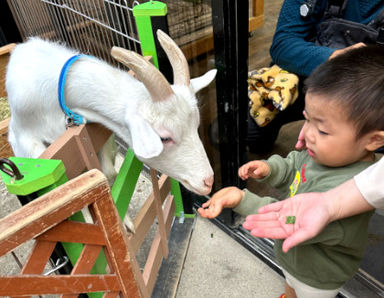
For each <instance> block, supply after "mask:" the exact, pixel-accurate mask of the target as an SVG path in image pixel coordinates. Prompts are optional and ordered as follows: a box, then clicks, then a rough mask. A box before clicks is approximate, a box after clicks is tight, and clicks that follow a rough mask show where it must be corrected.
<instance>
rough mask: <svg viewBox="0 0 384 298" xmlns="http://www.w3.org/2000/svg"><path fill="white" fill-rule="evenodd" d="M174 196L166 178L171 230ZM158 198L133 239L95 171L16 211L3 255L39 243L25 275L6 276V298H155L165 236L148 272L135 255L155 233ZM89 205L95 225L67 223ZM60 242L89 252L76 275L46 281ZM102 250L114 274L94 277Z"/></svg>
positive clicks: (7, 222) (7, 226)
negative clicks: (54, 297) (97, 297)
mask: <svg viewBox="0 0 384 298" xmlns="http://www.w3.org/2000/svg"><path fill="white" fill-rule="evenodd" d="M168 192H169V179H166V178H162V179H161V182H160V189H159V193H161V194H162V195H163V198H164V199H165V200H166V203H165V207H164V213H163V212H162V215H163V216H164V218H165V219H166V225H167V227H169V226H170V225H171V222H172V218H173V210H174V207H172V206H174V204H172V202H173V200H172V197H171V196H168V195H167V194H168ZM156 199H159V197H157V196H156V195H151V196H150V197H149V199H148V200H147V201H146V203H145V204H144V206H143V208H142V210H141V211H140V212H139V215H138V216H137V217H136V220H135V225H136V226H137V231H138V233H136V234H135V235H128V234H127V232H126V230H125V228H124V226H123V223H122V221H121V219H120V217H119V214H118V212H117V210H116V208H115V206H114V202H113V199H112V197H111V194H110V189H109V186H108V183H107V180H106V178H105V176H104V175H103V174H102V173H101V172H100V171H98V170H91V171H89V172H87V173H85V174H82V175H81V176H79V177H77V178H74V179H73V180H71V181H69V182H67V183H66V184H64V185H62V186H60V187H58V188H56V189H54V190H53V191H51V192H49V193H47V194H46V195H44V196H42V197H40V198H38V199H36V200H35V201H33V202H31V203H29V204H27V205H25V206H24V207H22V208H21V209H18V210H16V211H14V212H13V213H11V214H10V215H8V216H7V217H5V218H3V219H1V220H0V231H1V232H0V255H1V256H2V255H4V254H6V253H8V252H11V251H12V250H13V249H15V248H16V247H18V246H19V245H21V244H23V243H24V242H26V241H28V240H30V239H35V244H34V247H33V250H32V252H31V254H30V256H29V258H28V260H27V262H26V264H25V265H24V267H23V269H22V271H21V273H20V274H18V275H14V276H1V277H0V284H1V285H2V286H1V287H0V295H1V296H30V295H42V294H64V295H65V296H66V297H69V296H73V295H76V294H79V293H89V292H97V291H102V292H105V296H108V297H110V296H111V297H117V296H118V295H121V296H122V297H139V296H140V295H141V296H142V297H150V293H151V292H152V289H153V284H154V280H155V278H156V274H153V273H152V269H153V268H154V267H155V266H156V265H157V264H159V262H160V261H161V249H159V248H160V243H161V241H162V240H161V236H160V234H161V233H160V232H158V233H157V235H156V237H155V240H154V242H153V245H152V250H151V252H150V254H149V257H148V261H147V264H146V266H145V268H144V272H143V273H141V272H140V268H139V265H138V263H137V261H136V257H135V255H136V252H137V249H138V247H139V246H140V243H141V242H142V240H143V234H144V232H145V231H146V230H148V229H149V227H148V222H149V221H148V219H147V218H148V217H151V218H154V217H155V215H156V214H155V212H154V209H156V208H154V204H155V200H156ZM164 199H161V201H164ZM86 206H89V209H90V210H91V214H92V217H93V220H94V224H88V223H81V222H74V221H68V220H67V218H68V217H69V216H71V215H72V214H73V213H75V212H78V211H80V210H81V209H82V208H84V207H86ZM58 241H64V242H77V243H78V242H80V243H84V248H83V251H82V253H81V255H80V257H79V259H78V261H77V263H76V264H75V266H74V268H73V270H72V272H71V274H70V275H53V276H43V275H42V271H43V269H44V266H45V264H46V262H47V261H48V259H49V256H50V254H51V253H52V250H53V248H54V247H55V244H56V242H58ZM153 248H155V249H153ZM101 249H103V250H104V253H105V255H106V257H107V262H108V265H109V271H110V272H109V273H107V274H100V275H95V274H92V275H91V274H89V272H90V270H91V269H92V266H93V264H94V262H95V261H96V258H97V256H98V255H99V252H100V251H101ZM159 251H160V253H159ZM74 297H75V296H74Z"/></svg>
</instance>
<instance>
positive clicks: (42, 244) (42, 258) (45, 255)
mask: <svg viewBox="0 0 384 298" xmlns="http://www.w3.org/2000/svg"><path fill="white" fill-rule="evenodd" d="M55 246H56V242H47V241H36V242H35V244H34V246H33V249H32V251H31V253H30V254H29V256H28V259H27V261H26V262H25V264H24V267H23V269H22V270H21V274H40V273H42V272H43V271H44V268H45V265H47V263H48V260H49V257H50V256H51V254H52V252H53V250H54V248H55Z"/></svg>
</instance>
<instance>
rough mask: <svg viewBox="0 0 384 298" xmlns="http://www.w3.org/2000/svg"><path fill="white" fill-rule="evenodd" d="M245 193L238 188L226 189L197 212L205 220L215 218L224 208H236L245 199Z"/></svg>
mask: <svg viewBox="0 0 384 298" xmlns="http://www.w3.org/2000/svg"><path fill="white" fill-rule="evenodd" d="M243 195H244V192H243V191H242V190H241V189H238V188H237V187H234V186H231V187H225V188H223V189H220V190H219V191H218V192H216V193H215V194H214V195H213V196H212V197H211V199H210V200H208V201H206V202H205V203H204V204H203V205H202V208H199V209H197V212H199V214H200V215H201V216H202V217H205V218H215V217H216V216H218V215H219V214H220V213H221V211H223V208H235V207H236V206H237V205H239V203H240V201H241V199H242V198H243Z"/></svg>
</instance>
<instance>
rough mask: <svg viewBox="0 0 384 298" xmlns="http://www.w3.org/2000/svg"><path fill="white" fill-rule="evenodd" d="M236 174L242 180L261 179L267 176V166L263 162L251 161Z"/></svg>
mask: <svg viewBox="0 0 384 298" xmlns="http://www.w3.org/2000/svg"><path fill="white" fill-rule="evenodd" d="M238 174H239V177H240V178H241V179H243V180H246V179H248V178H255V179H262V178H264V177H266V176H267V175H268V174H269V166H268V164H267V163H266V162H264V161H260V160H253V161H250V162H248V163H246V164H245V165H243V166H241V167H240V168H239V172H238Z"/></svg>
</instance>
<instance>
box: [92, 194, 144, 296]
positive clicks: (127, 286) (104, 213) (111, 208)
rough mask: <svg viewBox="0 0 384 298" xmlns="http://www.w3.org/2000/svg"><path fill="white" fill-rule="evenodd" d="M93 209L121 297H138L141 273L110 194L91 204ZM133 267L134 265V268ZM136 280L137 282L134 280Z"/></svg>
mask: <svg viewBox="0 0 384 298" xmlns="http://www.w3.org/2000/svg"><path fill="white" fill-rule="evenodd" d="M93 210H94V212H95V216H96V218H97V223H98V225H99V226H100V228H101V230H102V231H103V233H104V235H105V237H106V247H107V249H108V252H109V254H110V257H111V258H110V261H111V263H110V264H109V265H110V266H112V267H113V270H114V272H118V274H117V278H118V281H119V283H120V290H121V295H122V296H123V297H140V290H139V287H138V284H140V283H141V282H140V280H141V274H138V273H139V272H140V269H139V266H138V264H137V262H136V258H135V256H134V255H133V256H132V255H130V254H129V251H128V235H127V232H126V231H125V228H124V225H123V222H122V221H121V220H120V217H119V214H118V212H117V209H116V208H115V205H114V202H113V199H112V196H111V195H110V194H106V195H105V196H104V197H103V198H102V199H100V200H98V201H96V202H95V203H94V204H93ZM133 267H136V270H134V268H133ZM136 281H137V282H136Z"/></svg>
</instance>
